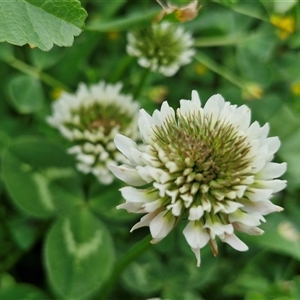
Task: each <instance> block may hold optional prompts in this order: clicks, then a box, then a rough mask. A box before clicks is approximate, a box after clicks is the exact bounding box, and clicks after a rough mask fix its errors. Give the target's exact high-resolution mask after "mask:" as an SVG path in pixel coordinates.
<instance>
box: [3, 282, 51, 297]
mask: <svg viewBox="0 0 300 300" xmlns="http://www.w3.org/2000/svg"><path fill="white" fill-rule="evenodd" d="M0 299H3V300H4V299H5V300H16V299H18V300H41V299H43V300H47V299H49V298H48V297H47V296H46V295H45V294H44V292H42V291H41V290H39V289H38V288H36V287H34V286H32V285H29V284H22V283H21V284H15V285H13V286H11V287H9V288H6V289H2V290H0Z"/></svg>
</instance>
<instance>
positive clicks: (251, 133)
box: [110, 91, 286, 266]
mask: <svg viewBox="0 0 300 300" xmlns="http://www.w3.org/2000/svg"><path fill="white" fill-rule="evenodd" d="M138 124H139V129H140V134H141V136H142V139H143V142H144V144H145V145H144V147H143V149H142V148H141V147H138V146H137V144H136V143H135V142H134V141H132V140H131V139H130V138H128V137H125V136H123V135H120V134H118V135H116V137H115V144H116V146H117V148H118V149H119V150H120V151H121V152H122V153H123V154H124V155H125V156H126V157H127V158H128V160H129V161H130V163H129V164H123V165H121V166H113V165H112V166H110V169H111V171H112V172H113V173H114V174H115V175H116V176H117V177H118V178H120V179H121V180H123V181H124V182H125V183H127V184H129V185H133V186H140V188H134V187H130V186H127V187H123V188H121V189H120V191H121V193H122V196H123V197H124V198H125V200H126V202H125V203H123V204H121V205H119V206H118V207H117V208H123V209H126V210H127V211H128V212H133V213H142V214H145V215H144V216H143V217H142V218H141V220H140V221H139V222H138V223H137V224H135V225H134V226H133V228H132V229H131V230H134V229H137V228H139V227H142V226H149V228H150V232H151V235H152V237H153V240H152V243H156V242H159V241H160V240H162V239H163V238H164V237H166V236H167V235H168V233H169V232H170V231H171V230H172V229H173V228H174V226H175V225H176V224H177V223H178V222H179V221H180V219H184V220H187V225H186V227H185V228H184V230H183V234H184V236H185V238H186V241H187V243H188V244H189V245H190V247H191V249H192V251H193V252H194V253H195V255H196V258H197V266H199V265H200V249H201V248H202V247H204V246H205V245H206V244H207V243H209V244H210V246H211V248H212V251H213V254H214V255H217V254H218V248H217V243H216V237H218V238H219V239H220V240H221V241H223V242H225V243H228V244H229V245H231V246H232V247H233V248H235V249H236V250H239V251H245V250H247V249H248V247H247V246H246V245H245V244H244V243H243V242H242V241H241V240H240V239H239V238H238V237H237V236H236V235H235V233H234V231H235V230H237V231H242V232H245V233H248V234H251V235H252V234H253V235H258V234H261V233H262V232H263V231H262V230H261V229H259V228H258V227H257V226H258V225H260V224H261V222H262V221H263V222H264V221H265V219H264V217H263V216H264V215H266V214H269V213H271V212H275V211H281V210H282V208H281V207H279V206H276V205H274V204H273V203H272V202H271V201H270V198H271V196H272V194H273V193H276V192H278V191H280V190H282V189H283V188H284V187H285V186H286V181H284V180H279V179H274V178H278V177H279V176H281V175H282V174H283V173H284V172H285V170H286V163H281V164H279V163H274V162H271V160H272V159H273V157H274V153H275V152H276V151H277V150H278V148H279V146H280V141H279V139H278V137H267V135H268V131H269V125H268V124H266V125H264V126H263V127H260V125H259V124H258V122H254V123H252V124H251V125H250V110H249V108H248V107H247V106H245V105H243V106H240V107H237V106H236V105H231V104H230V103H229V102H225V101H224V99H223V98H222V96H220V95H214V96H212V97H211V98H210V99H209V100H208V101H207V103H206V104H205V106H204V107H203V108H202V107H201V103H200V99H199V96H198V94H197V92H196V91H193V92H192V100H181V101H180V108H178V109H177V110H176V112H175V111H174V110H173V109H172V108H171V107H169V105H168V103H167V102H164V103H163V104H162V106H161V110H160V111H158V110H156V111H155V112H154V113H153V115H152V117H151V116H150V115H148V114H147V113H146V112H145V111H144V110H140V115H139V121H138Z"/></svg>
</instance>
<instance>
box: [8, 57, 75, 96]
mask: <svg viewBox="0 0 300 300" xmlns="http://www.w3.org/2000/svg"><path fill="white" fill-rule="evenodd" d="M6 63H7V64H8V65H10V66H11V67H13V68H15V69H17V70H18V71H20V72H22V73H24V74H27V75H29V76H31V77H34V78H38V79H40V80H41V81H43V82H44V83H46V84H47V85H49V86H51V87H54V88H57V87H59V88H62V89H63V90H65V91H67V92H70V91H71V90H70V88H69V87H68V86H66V85H65V84H63V83H62V82H60V81H58V80H56V79H55V78H53V77H52V76H50V75H48V74H46V73H43V72H41V71H40V70H38V69H36V68H34V67H32V66H30V65H28V64H26V63H24V62H23V61H21V60H19V59H17V58H13V59H9V60H6Z"/></svg>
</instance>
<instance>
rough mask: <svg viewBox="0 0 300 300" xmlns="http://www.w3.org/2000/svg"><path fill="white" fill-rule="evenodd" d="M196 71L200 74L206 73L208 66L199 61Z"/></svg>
mask: <svg viewBox="0 0 300 300" xmlns="http://www.w3.org/2000/svg"><path fill="white" fill-rule="evenodd" d="M195 72H196V73H197V74H198V75H204V74H205V73H206V72H207V67H206V66H204V65H203V64H200V63H198V64H196V65H195Z"/></svg>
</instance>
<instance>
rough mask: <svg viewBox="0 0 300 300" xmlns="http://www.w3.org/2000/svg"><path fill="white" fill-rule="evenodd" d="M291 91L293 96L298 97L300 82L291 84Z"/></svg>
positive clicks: (299, 94)
mask: <svg viewBox="0 0 300 300" xmlns="http://www.w3.org/2000/svg"><path fill="white" fill-rule="evenodd" d="M291 91H292V93H293V94H294V95H296V96H300V81H298V82H294V83H292V84H291Z"/></svg>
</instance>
